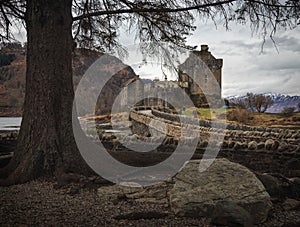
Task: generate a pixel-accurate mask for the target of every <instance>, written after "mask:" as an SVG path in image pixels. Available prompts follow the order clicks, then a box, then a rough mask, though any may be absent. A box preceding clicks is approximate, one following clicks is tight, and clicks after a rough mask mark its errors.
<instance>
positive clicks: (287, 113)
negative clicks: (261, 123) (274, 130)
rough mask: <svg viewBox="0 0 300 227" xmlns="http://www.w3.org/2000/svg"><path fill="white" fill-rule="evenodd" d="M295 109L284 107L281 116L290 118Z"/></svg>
mask: <svg viewBox="0 0 300 227" xmlns="http://www.w3.org/2000/svg"><path fill="white" fill-rule="evenodd" d="M295 110H296V107H284V108H283V110H282V114H283V115H285V116H290V115H292V114H293V113H294V111H295Z"/></svg>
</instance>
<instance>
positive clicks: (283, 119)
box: [184, 108, 300, 129]
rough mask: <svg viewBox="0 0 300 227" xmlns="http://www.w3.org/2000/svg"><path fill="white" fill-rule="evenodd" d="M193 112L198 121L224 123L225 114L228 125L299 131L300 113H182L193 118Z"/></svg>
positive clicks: (229, 111) (232, 111) (187, 110)
mask: <svg viewBox="0 0 300 227" xmlns="http://www.w3.org/2000/svg"><path fill="white" fill-rule="evenodd" d="M194 110H197V113H198V117H199V119H206V120H211V119H212V120H219V121H225V113H226V122H228V123H235V124H246V125H250V126H268V127H280V128H292V129H300V112H294V113H292V114H290V115H284V114H282V113H256V112H250V111H246V110H243V111H241V110H239V109H223V108H217V109H209V108H188V109H186V111H185V112H184V115H186V116H191V117H192V116H194V114H193V111H194ZM245 114H247V118H245ZM232 115H234V116H237V117H235V119H230V116H232ZM245 119H246V120H245Z"/></svg>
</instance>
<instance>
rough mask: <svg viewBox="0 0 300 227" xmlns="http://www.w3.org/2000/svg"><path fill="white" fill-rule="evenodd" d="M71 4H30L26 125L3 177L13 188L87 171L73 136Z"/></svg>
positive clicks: (59, 0) (48, 0) (45, 0)
mask: <svg viewBox="0 0 300 227" xmlns="http://www.w3.org/2000/svg"><path fill="white" fill-rule="evenodd" d="M71 4H72V0H55V1H53V0H30V1H27V12H26V27H27V42H28V43H27V48H28V49H27V71H26V95H25V103H24V111H23V121H22V124H21V129H20V134H19V138H18V145H17V148H16V151H15V154H14V157H13V158H12V160H11V162H10V163H9V165H8V166H7V168H6V169H5V171H3V172H2V177H8V178H7V179H8V182H10V183H22V182H25V181H28V180H32V179H34V178H37V177H40V176H45V175H46V176H47V175H50V176H53V175H55V174H57V173H59V174H61V173H65V172H77V173H83V172H87V171H88V170H89V168H88V166H87V165H86V164H85V162H84V161H83V159H82V157H81V156H80V153H79V151H78V149H77V146H76V143H75V140H74V137H73V131H72V104H73V98H74V90H73V83H72V43H73V41H72V34H71V32H72V15H71ZM10 171H13V172H12V173H11V174H9V172H10ZM8 174H9V175H8Z"/></svg>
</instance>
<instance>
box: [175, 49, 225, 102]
mask: <svg viewBox="0 0 300 227" xmlns="http://www.w3.org/2000/svg"><path fill="white" fill-rule="evenodd" d="M208 49H209V48H208V45H201V50H200V51H196V50H195V51H192V52H191V53H190V55H189V57H188V58H187V59H186V60H185V62H184V63H183V64H181V65H180V66H179V75H178V85H179V86H180V87H181V88H182V89H184V90H185V92H186V93H187V94H188V95H189V96H190V98H191V100H192V101H193V103H194V105H195V106H196V107H201V106H205V105H207V102H206V98H205V96H207V95H211V96H215V97H216V98H221V88H222V66H223V59H216V58H215V57H214V56H213V55H212V54H211V52H210V51H208ZM204 93H205V95H204Z"/></svg>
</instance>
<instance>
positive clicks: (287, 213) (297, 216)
mask: <svg viewBox="0 0 300 227" xmlns="http://www.w3.org/2000/svg"><path fill="white" fill-rule="evenodd" d="M66 182H67V181H65V182H64V181H58V183H57V180H56V179H54V178H53V179H40V180H37V181H32V182H29V183H25V184H21V185H14V186H10V187H0V195H1V196H0V204H1V205H0V216H1V219H0V225H1V226H16V225H23V226H24V225H42V226H44V225H71V226H82V225H84V226H217V225H216V224H213V223H214V221H213V220H212V218H210V217H198V218H196V217H186V216H179V215H175V214H174V212H173V210H172V207H170V205H169V204H168V203H167V202H166V201H167V200H164V196H160V195H161V194H162V193H157V192H159V191H160V192H161V191H166V190H168V184H162V185H159V186H158V187H156V189H155V190H156V191H155V190H148V191H147V190H146V191H145V190H143V191H142V192H135V193H132V192H128V191H127V192H126V191H124V190H123V191H120V189H119V188H120V187H119V186H116V185H111V186H110V185H103V180H102V179H101V178H99V177H90V178H85V177H81V176H78V178H77V181H76V182H73V183H66ZM153 198H155V200H153ZM157 198H158V199H157ZM271 201H272V204H273V205H272V208H271V209H270V211H269V213H268V217H267V220H266V221H265V222H264V223H262V224H259V225H257V226H270V227H271V226H272V227H273V226H285V227H292V226H295V227H296V226H299V224H300V212H299V211H300V210H299V209H300V206H299V201H298V200H295V199H290V198H281V199H280V198H278V197H271ZM225 226H234V225H225ZM235 226H242V225H235ZM246 226H247V225H246ZM249 226H251V225H249Z"/></svg>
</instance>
